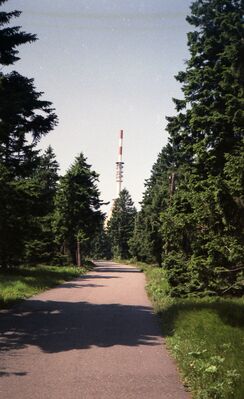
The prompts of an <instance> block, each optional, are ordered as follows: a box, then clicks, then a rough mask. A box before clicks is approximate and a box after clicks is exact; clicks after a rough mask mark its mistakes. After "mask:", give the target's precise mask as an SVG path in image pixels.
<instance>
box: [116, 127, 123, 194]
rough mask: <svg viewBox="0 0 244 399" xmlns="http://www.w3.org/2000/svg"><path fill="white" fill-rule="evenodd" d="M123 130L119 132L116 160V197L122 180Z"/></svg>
mask: <svg viewBox="0 0 244 399" xmlns="http://www.w3.org/2000/svg"><path fill="white" fill-rule="evenodd" d="M123 133H124V132H123V130H120V132H119V153H118V161H117V162H116V183H117V195H116V198H118V197H119V194H120V191H121V186H122V182H123V166H124V162H123V161H122V154H123Z"/></svg>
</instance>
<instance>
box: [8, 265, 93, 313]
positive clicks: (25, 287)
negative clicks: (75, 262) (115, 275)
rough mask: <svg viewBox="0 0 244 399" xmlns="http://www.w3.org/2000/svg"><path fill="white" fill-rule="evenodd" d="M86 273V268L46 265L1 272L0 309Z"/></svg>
mask: <svg viewBox="0 0 244 399" xmlns="http://www.w3.org/2000/svg"><path fill="white" fill-rule="evenodd" d="M86 272H87V268H86V267H79V268H78V267H67V266H45V265H38V266H35V267H27V266H22V267H20V268H16V269H10V270H8V271H6V272H3V271H0V308H6V307H9V306H11V305H13V304H14V303H16V302H18V301H20V300H22V299H25V298H29V297H31V296H32V295H35V294H38V293H40V292H42V291H45V290H47V289H49V288H53V287H55V286H57V285H59V284H62V283H63V282H65V281H69V280H72V279H73V278H76V277H78V276H80V275H82V274H84V273H86Z"/></svg>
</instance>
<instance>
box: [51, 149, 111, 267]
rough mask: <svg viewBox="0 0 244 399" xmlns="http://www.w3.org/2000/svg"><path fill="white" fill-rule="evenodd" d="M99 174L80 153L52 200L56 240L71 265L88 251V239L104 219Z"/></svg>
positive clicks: (89, 239) (77, 262) (62, 179)
mask: <svg viewBox="0 0 244 399" xmlns="http://www.w3.org/2000/svg"><path fill="white" fill-rule="evenodd" d="M97 181H98V175H97V173H96V172H94V171H92V170H91V166H90V165H89V164H88V163H87V161H86V158H85V157H84V155H83V154H82V153H81V154H80V155H79V156H78V157H76V159H75V162H74V163H73V165H72V166H71V167H70V169H69V170H68V172H67V173H66V175H65V176H64V177H63V178H61V180H60V184H59V186H58V192H57V196H56V200H55V219H54V230H55V234H56V241H57V243H58V244H59V246H60V247H61V248H62V251H63V253H64V254H68V255H69V256H70V258H71V261H72V263H73V264H78V265H79V263H80V261H81V260H82V258H84V257H85V256H86V255H88V253H89V250H90V242H91V240H92V238H93V237H94V235H95V234H96V231H97V229H98V227H99V225H100V223H101V221H102V219H103V215H102V213H101V211H100V206H101V204H102V202H101V201H100V199H99V190H98V188H97Z"/></svg>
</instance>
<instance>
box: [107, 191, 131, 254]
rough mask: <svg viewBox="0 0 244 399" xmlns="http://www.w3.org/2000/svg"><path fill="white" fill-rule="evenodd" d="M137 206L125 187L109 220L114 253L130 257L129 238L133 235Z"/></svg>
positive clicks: (109, 232)
mask: <svg viewBox="0 0 244 399" xmlns="http://www.w3.org/2000/svg"><path fill="white" fill-rule="evenodd" d="M135 216H136V208H135V207H134V204H133V201H132V199H131V196H130V194H129V192H128V191H127V190H126V189H123V190H122V191H121V192H120V195H119V197H118V198H117V199H116V200H115V202H114V208H113V211H112V216H111V219H110V220H109V222H108V236H109V238H110V242H111V249H112V255H113V257H116V258H121V259H128V258H129V257H130V253H129V240H130V239H131V237H132V234H133V229H134V221H135Z"/></svg>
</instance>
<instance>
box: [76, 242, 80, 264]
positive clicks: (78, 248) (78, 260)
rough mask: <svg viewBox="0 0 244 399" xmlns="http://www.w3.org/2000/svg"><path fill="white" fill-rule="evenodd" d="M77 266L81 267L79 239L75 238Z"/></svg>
mask: <svg viewBox="0 0 244 399" xmlns="http://www.w3.org/2000/svg"><path fill="white" fill-rule="evenodd" d="M77 266H78V267H81V256H80V241H79V240H77Z"/></svg>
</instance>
